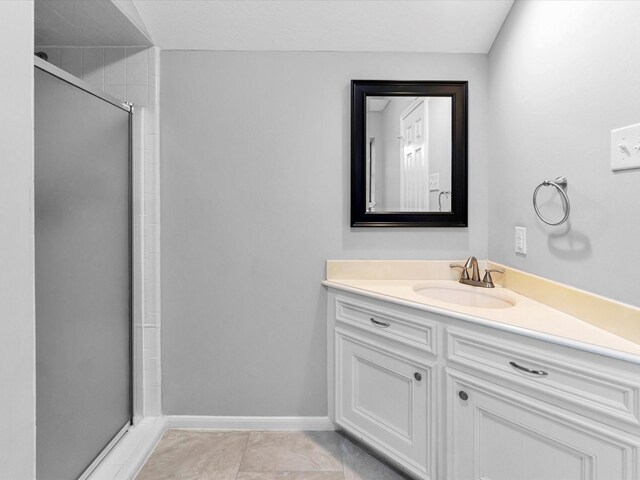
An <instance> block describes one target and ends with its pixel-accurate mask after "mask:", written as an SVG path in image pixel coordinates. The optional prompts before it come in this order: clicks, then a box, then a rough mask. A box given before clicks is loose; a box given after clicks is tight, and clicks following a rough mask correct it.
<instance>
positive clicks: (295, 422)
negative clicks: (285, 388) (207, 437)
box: [166, 415, 335, 430]
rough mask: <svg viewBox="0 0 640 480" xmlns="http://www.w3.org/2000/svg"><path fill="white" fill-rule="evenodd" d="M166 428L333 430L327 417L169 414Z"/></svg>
mask: <svg viewBox="0 0 640 480" xmlns="http://www.w3.org/2000/svg"><path fill="white" fill-rule="evenodd" d="M166 419H167V424H168V428H192V429H196V430H335V426H334V425H333V423H331V421H330V420H329V417H211V416H204V415H169V416H167V417H166Z"/></svg>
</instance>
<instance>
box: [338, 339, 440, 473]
mask: <svg viewBox="0 0 640 480" xmlns="http://www.w3.org/2000/svg"><path fill="white" fill-rule="evenodd" d="M335 342H336V351H335V360H336V367H337V368H336V371H337V372H338V375H336V385H335V389H336V397H335V398H336V422H337V423H338V424H339V425H340V426H341V427H342V428H344V429H345V430H347V431H349V432H351V433H352V434H354V435H356V436H358V437H360V438H362V439H363V440H364V441H365V442H366V443H369V444H371V445H373V446H375V447H376V448H377V449H378V450H380V451H382V452H383V453H384V454H386V455H387V456H388V457H390V458H391V459H392V460H395V461H397V462H398V463H399V464H400V465H402V466H403V467H405V468H407V469H408V470H409V471H412V472H413V473H416V474H417V475H418V476H419V477H420V478H430V471H431V469H430V468H429V466H430V463H431V462H430V457H431V453H430V452H431V447H432V441H431V439H430V437H431V434H430V432H433V422H432V420H431V418H432V415H431V412H432V410H431V406H432V401H431V397H432V388H433V387H432V385H433V370H432V368H433V367H431V366H429V365H428V364H424V363H422V361H420V360H418V359H414V358H410V357H406V356H404V355H403V354H402V353H401V352H396V351H394V350H392V349H387V348H384V347H381V346H380V345H375V344H373V343H371V342H368V341H365V340H363V339H361V338H358V337H357V335H354V334H352V333H351V332H349V331H346V330H341V329H336V331H335Z"/></svg>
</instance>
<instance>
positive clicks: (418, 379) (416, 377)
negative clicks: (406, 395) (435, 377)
mask: <svg viewBox="0 0 640 480" xmlns="http://www.w3.org/2000/svg"><path fill="white" fill-rule="evenodd" d="M413 378H415V379H416V380H417V381H420V380H422V375H421V374H419V373H418V372H416V373H414V374H413Z"/></svg>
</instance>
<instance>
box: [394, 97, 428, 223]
mask: <svg viewBox="0 0 640 480" xmlns="http://www.w3.org/2000/svg"><path fill="white" fill-rule="evenodd" d="M426 109H427V103H426V102H425V99H424V98H418V99H416V101H414V102H413V103H411V105H409V107H408V108H407V109H406V110H405V111H404V112H402V115H401V117H400V135H401V136H402V147H401V148H402V154H401V156H402V164H401V167H400V168H401V170H400V189H401V190H400V205H401V209H402V211H409V212H420V211H428V210H429V155H428V151H429V149H428V145H427V138H426V135H425V132H426V131H427V129H426V121H427V114H426V112H427V110H426Z"/></svg>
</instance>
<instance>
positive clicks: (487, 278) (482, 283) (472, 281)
mask: <svg viewBox="0 0 640 480" xmlns="http://www.w3.org/2000/svg"><path fill="white" fill-rule="evenodd" d="M449 267H451V268H461V269H462V272H461V273H460V283H464V284H465V285H473V286H474V287H483V288H494V287H495V285H494V284H493V279H492V278H491V273H492V272H497V273H504V270H502V269H501V268H487V269H485V271H484V272H485V273H484V278H483V279H482V280H480V271H479V269H478V259H477V258H476V257H469V258H468V259H467V261H466V262H465V264H464V265H460V264H458V263H452V264H451V265H449ZM469 269H471V278H470V277H469Z"/></svg>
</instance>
